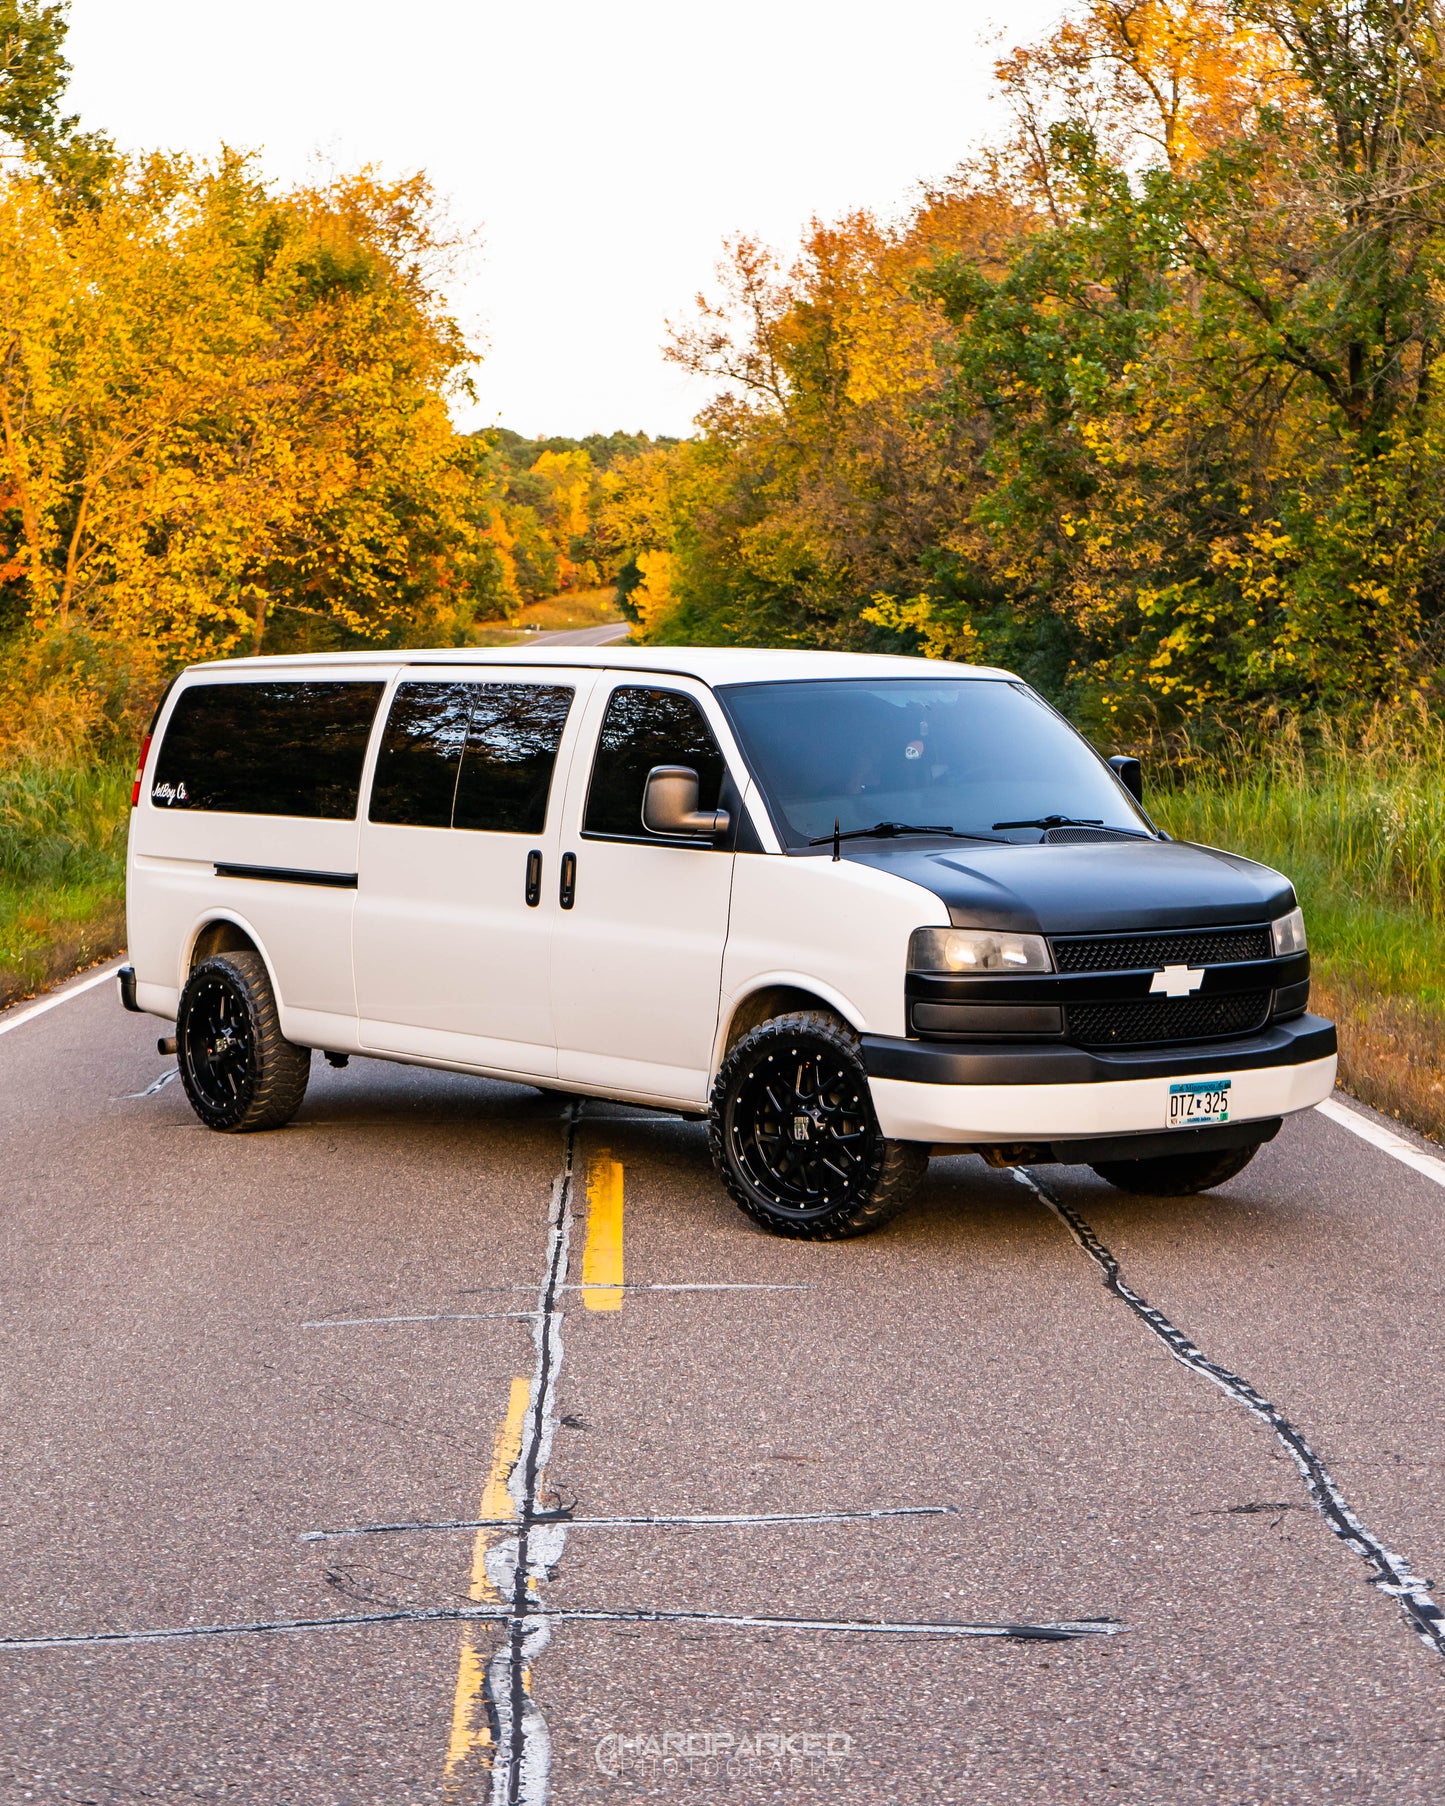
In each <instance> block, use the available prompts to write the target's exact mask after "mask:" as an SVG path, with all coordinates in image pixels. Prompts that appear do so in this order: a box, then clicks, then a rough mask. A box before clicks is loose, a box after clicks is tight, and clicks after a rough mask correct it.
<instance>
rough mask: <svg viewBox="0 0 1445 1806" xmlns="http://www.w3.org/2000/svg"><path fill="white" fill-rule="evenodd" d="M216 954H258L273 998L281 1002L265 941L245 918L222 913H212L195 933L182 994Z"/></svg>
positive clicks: (192, 936) (198, 925) (185, 966)
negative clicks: (189, 981) (202, 966)
mask: <svg viewBox="0 0 1445 1806" xmlns="http://www.w3.org/2000/svg"><path fill="white" fill-rule="evenodd" d="M216 953H254V954H256V955H257V956H258V957H259V958H260V960H261V963H262V964H263V965H264V966H265V968H266V976H267V978H268V979H270V981H271V990H272V992H273V994H274V995H275V996H276V998H277V1001H278V1002H279V1001H280V992H279V991H278V990H277V988H276V971H275V968H274V967H273V966H272V964H271V961H270V959H269V958H268V957H267V954H266V949H265V947H264V946H262V944H261V937H260V936H259V935H258V934H257V933H256V931H255V929H254V928H252V926H251V924H250V923H249V922H247V921H246V920H245V918H244V917H242V916H237V915H230V914H223V913H221V912H212V913H211V914H210V915H208V916H206V918H205V919H204V920H203V921H201V922H198V923H197V924H196V926H195V928H194V929H193V930H192V933H191V937H190V940H189V942H188V943H187V946H186V952H185V961H184V965H183V967H182V971H181V988H182V990H184V989H185V983H186V980H187V979H188V978H189V977H190V975H191V973H192V972H194V971H195V969H196V967H197V966H198V965H200V963H201V961H202V960H203V959H210V958H211V956H212V955H213V954H216Z"/></svg>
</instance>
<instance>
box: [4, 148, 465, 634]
mask: <svg viewBox="0 0 1445 1806" xmlns="http://www.w3.org/2000/svg"><path fill="white" fill-rule="evenodd" d="M428 210H429V195H428V191H427V188H426V185H425V182H424V180H423V179H421V178H419V177H418V178H413V179H411V180H409V181H403V182H391V183H388V182H383V181H381V180H379V179H378V178H376V177H375V176H373V175H371V174H369V173H366V172H363V173H361V174H359V175H354V176H350V177H347V178H343V179H341V180H338V181H336V182H334V183H332V184H330V185H328V186H325V187H319V188H307V189H300V190H297V191H293V192H291V193H286V194H277V193H274V192H272V191H271V190H270V189H268V188H267V187H266V186H265V185H264V184H263V183H262V182H261V181H260V180H259V178H258V177H257V176H256V174H255V172H254V170H253V169H252V167H251V165H250V164H249V162H248V161H247V160H246V159H245V158H242V157H237V156H233V155H225V156H223V157H222V158H221V159H220V160H219V161H218V162H216V163H214V164H194V163H192V162H189V161H187V160H185V159H182V158H175V157H161V156H155V157H150V158H147V159H144V160H142V161H139V162H137V163H134V164H132V165H130V166H121V167H119V168H118V169H117V171H116V172H115V174H114V175H113V176H112V177H111V179H110V180H109V181H108V182H107V183H106V184H105V185H104V187H103V188H102V189H101V191H100V192H99V193H98V194H97V195H96V196H95V199H94V204H93V205H90V206H86V207H81V208H74V207H72V206H69V205H68V204H67V203H66V201H65V199H64V197H63V196H62V195H61V194H59V193H58V192H57V191H56V190H55V188H54V187H52V186H51V185H50V184H49V183H48V182H47V181H46V179H45V178H44V176H43V174H42V172H40V171H39V170H38V169H36V168H34V167H31V168H28V169H23V170H22V171H21V172H19V173H18V174H15V175H12V176H11V177H10V178H9V179H7V180H6V181H4V182H3V183H0V429H3V444H0V454H3V466H0V472H3V485H4V489H3V493H0V505H4V512H3V514H0V581H3V582H4V583H5V589H4V592H3V595H4V600H5V604H6V607H7V612H8V614H9V617H10V623H11V626H12V628H14V627H16V626H18V625H19V624H20V622H19V620H18V619H17V617H23V620H24V621H25V622H26V623H28V625H29V628H30V629H31V630H32V631H33V632H40V633H47V632H49V633H60V634H62V635H63V634H66V633H70V632H74V631H77V630H81V629H84V630H86V631H88V632H90V633H92V634H98V635H101V636H103V637H105V638H107V639H110V640H117V641H132V642H146V643H149V644H151V645H153V646H154V647H156V648H157V649H158V650H159V651H160V652H161V653H162V654H163V655H164V656H165V657H166V658H167V659H178V658H185V657H193V656H195V655H197V654H199V653H202V652H208V653H211V654H223V653H227V652H231V651H234V650H238V649H240V650H249V651H254V650H256V649H258V648H259V647H260V646H261V645H262V644H263V642H264V641H265V638H266V634H267V628H268V621H269V620H270V619H271V618H272V617H273V613H274V611H284V612H285V613H286V614H287V615H288V616H290V617H292V618H295V617H308V616H309V617H311V618H312V619H313V620H316V621H319V622H320V623H321V624H323V628H324V630H325V631H326V632H329V633H331V634H333V635H334V634H336V633H341V634H352V635H360V636H363V637H365V638H373V639H374V638H396V637H398V636H402V637H405V636H408V635H410V634H413V633H415V632H417V631H420V630H421V629H423V628H424V627H425V626H427V625H428V624H435V623H437V622H438V621H445V622H446V623H447V626H448V628H449V630H451V631H453V632H455V631H458V630H459V624H464V623H465V621H466V620H467V619H469V618H470V617H471V616H472V615H475V614H476V613H478V612H481V613H488V612H492V602H493V599H494V596H495V592H496V590H497V589H498V587H499V577H498V561H497V559H496V556H495V554H494V553H493V552H492V551H491V549H490V547H489V546H488V544H487V540H486V534H485V530H484V527H485V524H484V523H483V522H482V521H479V520H478V519H477V518H476V509H475V506H474V494H473V489H472V486H471V484H470V481H469V477H468V472H467V469H466V466H465V460H464V458H463V457H462V456H461V455H460V454H459V442H458V440H457V436H456V435H455V433H454V431H453V429H452V426H451V423H450V420H449V418H448V414H447V407H446V401H447V396H448V394H449V392H451V391H452V390H453V389H454V388H455V387H456V386H457V385H458V383H459V382H461V381H462V380H464V376H465V370H466V366H467V363H468V361H469V356H468V352H467V349H466V347H465V345H464V343H463V341H462V339H461V336H460V334H459V332H458V330H457V328H456V327H455V326H454V325H453V323H452V322H451V320H450V319H449V318H448V317H447V316H446V314H445V311H444V310H443V308H442V307H441V305H440V303H439V300H438V297H437V294H436V292H435V288H434V285H433V281H432V279H431V276H430V273H429V272H430V270H431V268H432V266H433V265H434V264H435V262H436V259H437V256H438V253H439V251H440V249H441V247H440V246H439V244H438V241H437V238H436V235H435V234H434V232H433V230H432V228H431V226H430V223H429V213H428Z"/></svg>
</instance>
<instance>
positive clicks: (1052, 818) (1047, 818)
mask: <svg viewBox="0 0 1445 1806" xmlns="http://www.w3.org/2000/svg"><path fill="white" fill-rule="evenodd" d="M993 825H994V827H995V828H1102V827H1103V825H1104V820H1103V817H1102V816H1097V815H1089V816H1078V815H1031V816H1030V817H1029V819H1028V820H1027V821H996V822H995V823H994V824H993Z"/></svg>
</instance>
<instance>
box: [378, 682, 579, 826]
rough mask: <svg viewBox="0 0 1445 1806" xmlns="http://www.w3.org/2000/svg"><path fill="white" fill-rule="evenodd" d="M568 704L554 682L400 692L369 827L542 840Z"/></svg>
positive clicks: (567, 693)
mask: <svg viewBox="0 0 1445 1806" xmlns="http://www.w3.org/2000/svg"><path fill="white" fill-rule="evenodd" d="M572 696H573V692H572V690H570V689H568V688H565V687H562V686H560V685H552V684H502V683H497V684H492V683H487V684H470V683H405V684H402V685H401V687H400V688H399V689H398V690H397V693H396V696H395V698H394V699H393V701H392V705H391V714H390V715H389V716H388V718H387V723H386V734H385V736H384V738H383V740H382V745H381V754H380V757H379V758H378V760H377V766H376V777H375V779H374V781H373V784H372V791H371V809H370V815H371V819H372V821H374V822H385V823H388V824H390V825H392V826H396V827H412V828H465V829H470V830H471V831H472V832H490V833H495V834H540V833H541V832H542V830H543V828H544V827H545V826H546V823H547V798H548V795H549V793H550V791H551V787H552V771H553V768H554V766H555V765H556V763H557V748H558V747H559V745H560V744H561V741H562V730H563V728H564V727H565V726H566V724H567V712H568V710H569V709H570V708H571V706H572Z"/></svg>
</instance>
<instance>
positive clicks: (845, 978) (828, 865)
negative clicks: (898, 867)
mask: <svg viewBox="0 0 1445 1806" xmlns="http://www.w3.org/2000/svg"><path fill="white" fill-rule="evenodd" d="M947 920H948V912H947V910H946V909H945V908H944V906H943V905H942V903H940V902H939V900H938V898H937V897H936V896H934V895H933V893H932V892H931V891H927V890H924V889H923V887H922V886H921V885H917V884H912V883H910V882H909V881H908V880H907V879H904V878H897V877H895V876H893V874H892V873H889V872H879V871H875V870H873V869H872V868H871V867H869V866H864V865H859V864H857V863H855V862H854V861H852V860H847V859H845V860H840V861H839V862H837V863H836V864H835V863H834V861H833V860H831V859H829V858H827V857H826V856H824V857H822V858H806V857H804V858H799V857H795V856H794V857H790V856H788V855H786V854H752V855H747V854H740V855H739V856H738V859H737V862H736V866H735V869H734V874H733V896H732V916H731V920H730V922H729V926H728V943H727V951H726V953H725V955H724V958H723V980H722V984H723V1007H722V1011H721V1018H720V1023H719V1045H718V1052H717V1055H716V1056H715V1058H714V1070H716V1066H717V1061H718V1059H719V1058H720V1057H721V1049H722V1043H723V1039H724V1037H725V1036H726V1032H727V1024H728V1021H729V1019H730V1018H731V1016H732V1014H733V1012H734V1010H735V1009H736V1008H737V1006H738V1005H739V1003H741V1002H742V1001H743V1000H744V999H745V998H746V997H747V996H748V995H749V994H750V993H751V992H753V991H755V990H758V989H759V988H761V987H763V986H771V985H788V986H795V987H797V988H798V989H800V990H810V991H812V992H814V993H815V994H816V995H818V996H819V997H821V998H822V999H823V1001H825V1002H827V1003H831V1004H832V1006H833V1007H834V1008H835V1009H836V1010H837V1011H838V1013H839V1014H840V1015H841V1016H843V1017H844V1018H845V1020H847V1021H848V1022H850V1023H851V1024H852V1026H853V1027H854V1028H856V1029H859V1030H865V1031H866V1032H867V1033H869V1034H874V1035H902V1034H905V1033H906V1032H907V1030H906V1026H905V1006H904V999H903V981H904V974H905V969H906V966H907V963H908V937H909V935H910V934H912V932H913V930H914V929H915V928H924V927H927V926H928V925H929V924H930V923H932V924H934V925H943V924H946V923H947Z"/></svg>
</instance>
